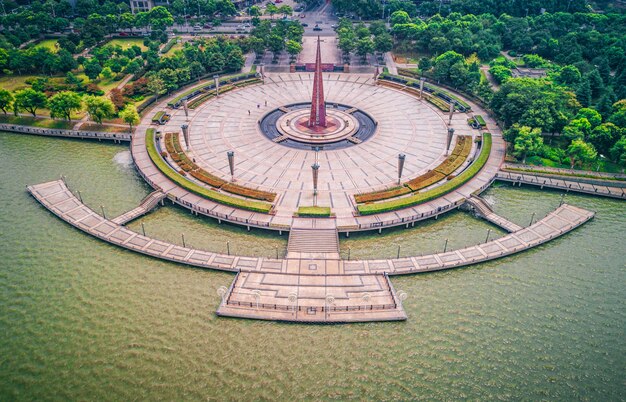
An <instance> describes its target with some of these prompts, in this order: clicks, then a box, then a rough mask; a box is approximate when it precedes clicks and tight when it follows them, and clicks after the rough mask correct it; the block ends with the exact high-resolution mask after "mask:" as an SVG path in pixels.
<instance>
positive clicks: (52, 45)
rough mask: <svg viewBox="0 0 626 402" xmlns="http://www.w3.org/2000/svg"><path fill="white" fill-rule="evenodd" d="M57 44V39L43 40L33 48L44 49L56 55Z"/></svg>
mask: <svg viewBox="0 0 626 402" xmlns="http://www.w3.org/2000/svg"><path fill="white" fill-rule="evenodd" d="M58 42H59V40H58V39H44V40H42V41H39V42H37V43H35V44H34V46H33V48H37V47H45V48H46V49H49V50H50V51H51V52H53V53H56V52H57V50H58V48H57V43H58Z"/></svg>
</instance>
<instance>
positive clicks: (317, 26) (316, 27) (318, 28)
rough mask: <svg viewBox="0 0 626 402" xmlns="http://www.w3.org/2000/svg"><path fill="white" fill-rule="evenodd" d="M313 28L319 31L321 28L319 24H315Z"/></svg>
mask: <svg viewBox="0 0 626 402" xmlns="http://www.w3.org/2000/svg"><path fill="white" fill-rule="evenodd" d="M313 30H314V31H321V30H322V28H320V26H319V25H316V26H315V27H314V28H313Z"/></svg>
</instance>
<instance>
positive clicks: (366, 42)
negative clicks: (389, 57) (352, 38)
mask: <svg viewBox="0 0 626 402" xmlns="http://www.w3.org/2000/svg"><path fill="white" fill-rule="evenodd" d="M372 52H374V42H372V39H371V38H363V39H359V41H358V42H357V44H356V53H357V54H358V55H359V56H361V58H362V59H363V60H365V59H366V58H367V55H368V54H370V53H372Z"/></svg>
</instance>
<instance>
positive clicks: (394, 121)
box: [165, 74, 477, 218]
mask: <svg viewBox="0 0 626 402" xmlns="http://www.w3.org/2000/svg"><path fill="white" fill-rule="evenodd" d="M324 78H325V93H326V99H327V101H328V102H338V103H343V104H349V105H352V106H355V107H358V108H359V109H361V110H363V111H365V112H366V113H368V114H370V115H371V116H372V117H373V118H374V119H375V120H376V121H377V122H378V128H377V133H376V134H375V136H374V137H373V138H372V139H370V140H368V141H366V142H365V143H363V144H359V145H357V146H353V147H351V148H349V149H342V150H338V151H323V152H321V153H320V154H319V163H320V164H321V166H322V167H321V169H320V177H319V183H320V184H319V187H320V191H319V195H318V197H317V204H318V205H320V206H330V207H331V208H332V210H333V213H335V214H336V216H337V217H338V218H351V217H352V215H353V211H354V200H353V197H352V195H353V194H354V193H358V192H368V191H372V190H375V189H381V188H385V187H389V186H393V185H395V182H396V180H397V155H398V154H399V153H404V154H406V155H407V159H406V164H405V168H404V169H405V170H404V174H403V175H404V177H405V178H409V177H415V176H418V175H420V174H422V173H425V172H426V171H428V170H430V169H432V168H433V167H435V166H437V165H438V164H439V163H441V162H442V161H443V160H444V159H445V145H446V135H447V134H446V132H447V131H446V130H447V126H446V124H445V123H446V122H445V121H444V119H445V116H443V114H442V113H440V112H438V111H437V110H436V109H435V108H434V107H432V106H431V105H430V104H428V103H425V102H422V101H420V100H418V99H416V98H415V97H413V96H410V95H408V94H404V93H401V92H398V91H394V90H391V89H387V88H381V87H379V86H375V85H373V84H374V81H373V77H370V76H363V75H345V74H325V75H324ZM311 85H312V74H279V75H269V76H268V83H267V84H265V85H262V86H260V85H259V86H254V87H249V88H245V89H243V90H240V91H237V92H235V93H229V94H226V95H224V96H222V97H220V98H219V99H217V100H215V101H212V102H208V103H207V104H205V105H204V107H201V108H199V109H197V110H195V111H193V112H191V113H190V138H191V144H190V151H191V152H190V155H191V156H192V157H194V158H195V159H196V163H197V164H198V165H200V166H201V167H203V168H204V169H205V170H207V171H209V172H212V173H213V174H216V175H218V176H220V177H222V178H224V179H226V180H228V179H230V172H229V167H228V161H227V158H226V151H228V150H234V151H235V155H236V156H235V163H236V168H235V170H236V173H235V177H236V180H237V182H238V183H239V184H242V185H245V186H249V187H254V188H260V189H263V190H266V191H272V192H276V193H278V194H279V195H280V199H279V200H278V202H277V207H276V210H277V214H278V215H279V216H290V215H293V213H294V212H296V211H297V209H298V207H299V206H309V205H313V178H312V174H311V167H310V166H311V164H313V162H314V161H315V152H313V151H305V150H296V149H290V148H287V147H285V146H283V145H280V144H276V143H273V142H272V141H269V140H268V139H267V138H266V137H265V136H263V135H262V134H261V133H260V131H259V127H258V120H259V119H261V118H262V116H263V115H264V114H265V113H267V112H269V111H271V110H273V109H275V108H277V107H279V106H282V105H285V104H291V103H297V102H307V101H309V98H310V94H311V90H312V88H311ZM266 101H267V106H266V103H265V102H266ZM257 106H258V107H257ZM248 110H250V112H251V114H250V115H248V113H247V111H248ZM464 120H465V115H464V114H458V115H456V116H455V122H454V123H453V124H454V125H455V127H456V130H457V131H456V133H455V134H463V135H474V134H475V133H477V132H476V131H475V130H472V129H471V128H470V127H469V126H468V125H467V124H465V121H464ZM185 121H186V119H185V116H184V115H181V114H180V113H178V114H175V115H174V116H173V117H172V119H171V121H170V123H169V124H168V126H166V127H165V130H167V129H168V128H169V127H170V126H174V127H176V129H177V128H178V127H179V126H180V125H181V124H183V123H185Z"/></svg>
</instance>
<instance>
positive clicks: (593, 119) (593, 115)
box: [574, 107, 602, 129]
mask: <svg viewBox="0 0 626 402" xmlns="http://www.w3.org/2000/svg"><path fill="white" fill-rule="evenodd" d="M583 117H584V118H585V119H587V121H588V122H589V124H591V128H592V129H593V128H596V127H597V126H599V125H600V124H601V123H602V116H601V115H600V113H598V112H597V111H595V110H593V109H590V108H586V107H584V108H582V109H580V110H579V111H578V113H577V114H576V116H575V117H574V118H575V119H580V118H583Z"/></svg>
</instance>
